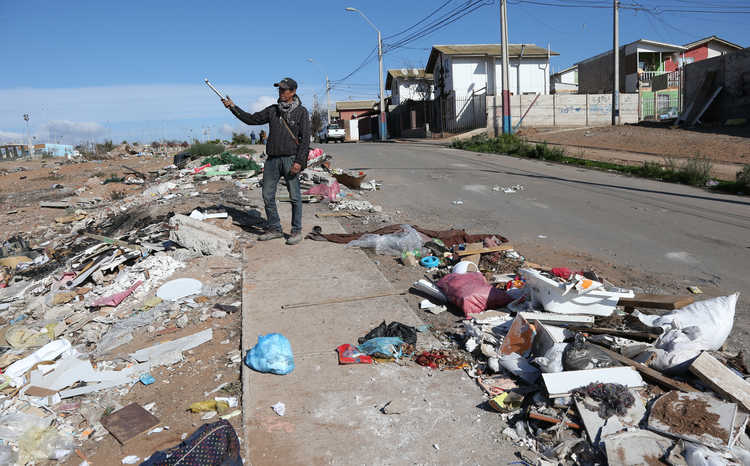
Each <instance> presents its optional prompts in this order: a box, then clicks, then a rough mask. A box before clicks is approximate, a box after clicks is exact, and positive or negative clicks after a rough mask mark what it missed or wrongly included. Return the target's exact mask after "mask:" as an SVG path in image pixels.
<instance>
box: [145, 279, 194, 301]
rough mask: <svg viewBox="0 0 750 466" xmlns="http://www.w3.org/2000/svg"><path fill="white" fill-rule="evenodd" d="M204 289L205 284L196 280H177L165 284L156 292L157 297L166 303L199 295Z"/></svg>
mask: <svg viewBox="0 0 750 466" xmlns="http://www.w3.org/2000/svg"><path fill="white" fill-rule="evenodd" d="M202 289H203V283H201V282H200V281H199V280H196V279H194V278H177V279H175V280H170V281H168V282H167V283H165V284H163V285H162V286H160V287H159V289H158V290H156V296H158V297H160V298H161V299H163V300H164V301H177V300H178V299H180V298H184V297H185V296H190V295H194V294H198V293H200V292H201V290H202Z"/></svg>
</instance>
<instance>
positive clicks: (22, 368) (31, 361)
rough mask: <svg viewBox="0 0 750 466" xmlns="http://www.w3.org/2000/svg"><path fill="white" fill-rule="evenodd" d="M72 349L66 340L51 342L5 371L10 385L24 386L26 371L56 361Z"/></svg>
mask: <svg viewBox="0 0 750 466" xmlns="http://www.w3.org/2000/svg"><path fill="white" fill-rule="evenodd" d="M70 348H71V344H70V342H69V341H68V340H66V339H64V338H60V339H59V340H54V341H51V342H49V343H47V344H46V345H44V346H42V347H41V348H39V349H38V350H36V351H34V352H33V353H31V354H30V355H28V356H26V357H25V358H23V359H21V360H19V361H16V362H14V363H13V364H11V365H10V366H8V367H7V368H6V369H5V375H6V376H8V377H9V378H10V383H11V385H13V386H14V387H18V386H19V385H23V382H24V378H23V375H24V374H25V373H26V371H28V370H29V369H31V368H32V367H34V365H35V364H37V363H40V362H42V361H53V360H55V359H56V358H57V357H58V356H60V355H61V354H63V353H65V352H66V351H68V350H70Z"/></svg>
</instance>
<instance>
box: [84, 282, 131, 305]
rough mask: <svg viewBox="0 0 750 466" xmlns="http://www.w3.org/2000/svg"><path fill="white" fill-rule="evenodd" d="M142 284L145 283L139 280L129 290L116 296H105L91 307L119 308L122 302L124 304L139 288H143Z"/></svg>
mask: <svg viewBox="0 0 750 466" xmlns="http://www.w3.org/2000/svg"><path fill="white" fill-rule="evenodd" d="M141 283H143V282H142V281H141V280H138V281H137V282H135V284H134V285H133V286H131V287H130V288H128V289H127V290H125V291H121V292H119V293H115V294H113V295H110V296H105V297H103V298H99V299H97V300H96V301H94V304H92V305H91V306H92V307H102V306H112V307H117V305H119V304H120V303H121V302H123V301H124V300H125V298H127V297H128V296H130V295H131V294H133V291H135V289H136V288H138V287H139V286H141Z"/></svg>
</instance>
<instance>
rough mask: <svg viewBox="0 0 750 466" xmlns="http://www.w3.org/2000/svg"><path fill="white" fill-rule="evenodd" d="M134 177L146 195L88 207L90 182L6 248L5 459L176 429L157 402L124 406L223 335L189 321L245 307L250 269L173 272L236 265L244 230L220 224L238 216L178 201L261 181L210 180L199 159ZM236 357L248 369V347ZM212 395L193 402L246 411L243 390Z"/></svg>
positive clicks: (1, 294) (29, 459)
mask: <svg viewBox="0 0 750 466" xmlns="http://www.w3.org/2000/svg"><path fill="white" fill-rule="evenodd" d="M126 168H127V167H126ZM135 173H136V174H132V173H131V174H130V175H128V176H132V177H134V178H137V179H140V180H141V183H137V184H142V185H143V187H144V189H143V190H142V191H137V192H134V193H133V194H131V195H130V196H127V197H123V198H122V199H118V200H112V201H105V200H103V199H98V200H97V201H96V202H88V203H87V202H82V201H81V199H82V198H81V195H82V194H84V193H85V191H86V186H85V185H84V186H82V187H81V188H79V189H78V190H75V191H73V190H71V194H72V195H71V196H70V197H68V198H63V199H61V200H60V201H55V202H48V201H43V202H41V203H40V207H44V208H57V209H61V213H62V215H61V216H60V217H57V218H56V219H55V224H53V225H52V226H51V227H47V228H46V229H47V231H46V232H45V233H44V234H39V235H36V236H35V235H30V234H23V233H19V234H16V235H12V236H10V237H8V238H6V239H5V240H4V241H3V243H2V248H1V249H0V322H1V323H2V324H1V328H0V370H1V371H2V373H1V374H0V464H27V463H37V464H38V463H40V462H44V461H48V460H63V459H65V458H67V457H69V456H70V455H71V454H72V453H73V452H74V451H76V450H78V449H79V446H80V445H82V444H83V443H84V442H86V441H90V440H94V441H96V440H101V439H102V438H103V437H104V436H106V435H113V436H114V437H115V438H116V439H117V440H118V441H120V442H121V443H124V441H126V440H129V438H130V437H132V436H135V435H138V434H141V433H144V432H147V431H148V432H159V431H161V430H164V429H168V428H169V427H168V426H163V425H161V423H160V421H159V419H158V418H157V417H156V416H154V413H155V408H154V406H153V405H154V403H151V404H150V405H145V406H140V405H138V404H137V403H134V404H130V405H128V406H124V407H123V406H122V404H121V402H120V400H121V399H122V397H123V396H124V395H126V394H127V393H128V392H129V391H130V389H131V388H132V387H133V386H134V385H135V384H142V385H150V384H152V383H155V382H156V380H155V377H154V376H153V375H152V372H153V371H154V370H155V369H157V368H160V367H163V366H167V367H170V366H173V365H176V364H181V363H182V362H183V361H184V359H185V357H184V355H183V353H185V352H188V351H191V350H193V349H194V348H197V347H199V346H201V345H203V344H205V343H207V342H210V341H211V340H212V339H213V332H212V328H211V327H210V326H209V327H208V328H206V329H204V330H200V331H195V332H190V328H189V327H191V326H194V325H195V326H200V325H201V324H202V323H204V322H206V321H209V320H216V319H223V318H225V317H226V316H227V315H228V314H230V313H234V312H237V311H239V306H240V302H239V301H238V300H237V298H236V297H232V295H234V296H237V295H239V289H240V287H239V281H240V277H241V275H240V271H239V269H238V268H234V267H231V268H224V269H220V270H215V271H213V273H211V274H210V277H214V278H212V279H210V280H207V281H206V280H197V279H193V278H177V279H174V278H173V275H174V274H175V273H176V272H180V271H184V270H185V269H186V268H188V267H189V265H188V264H189V263H190V262H191V261H193V260H194V259H200V258H203V257H205V256H208V255H214V256H223V257H234V258H236V259H238V258H239V257H240V255H239V253H238V252H236V251H235V241H236V240H235V235H234V234H233V232H231V231H228V230H227V229H225V228H223V227H222V225H223V223H221V222H227V221H228V222H229V224H230V225H231V223H232V219H231V218H228V215H227V213H226V212H210V211H207V210H193V211H192V212H190V211H187V212H185V214H189V215H183V214H180V213H174V212H170V209H174V210H176V211H177V212H180V210H178V209H179V205H180V203H179V202H180V201H181V200H186V199H190V198H194V197H198V196H201V195H202V194H201V192H200V191H199V190H198V189H197V185H201V184H206V183H208V182H209V181H211V180H230V181H231V182H233V183H236V184H238V185H242V186H243V187H246V188H247V187H250V188H253V187H254V184H253V183H255V184H257V182H258V177H257V176H256V177H255V179H254V181H249V179H248V178H241V179H236V180H235V179H234V178H233V176H232V175H231V174H230V175H223V174H221V175H219V174H213V175H211V176H206V175H202V176H199V175H197V174H196V173H195V170H194V167H186V168H184V169H177V167H175V166H169V167H166V168H164V169H161V170H159V171H158V172H157V173H140V174H138V173H139V172H135ZM123 178H125V177H123ZM101 182H102V181H101V180H95V181H94V183H101ZM164 204H168V205H169V207H167V208H162V209H158V206H161V205H164ZM162 211H163V212H165V213H164V214H159V213H157V212H162ZM202 272H203V273H205V271H202ZM205 326H206V325H203V327H205ZM183 329H184V330H183ZM177 331H180V332H181V333H188V334H187V335H186V336H183V337H180V338H173V339H171V341H168V342H166V343H159V344H154V343H153V342H150V343H149V342H147V343H138V344H136V346H135V347H134V346H133V343H135V342H140V341H143V338H140V339H139V338H138V337H139V336H141V337H142V336H144V335H145V336H147V340H151V339H153V338H156V337H160V336H164V335H169V334H171V333H176V332H177ZM227 360H228V361H229V364H232V365H234V366H235V367H237V366H239V364H240V363H241V357H240V351H239V349H236V350H233V351H232V352H230V354H228V355H227ZM238 373H239V372H238ZM224 385H226V384H224ZM216 400H220V401H221V403H219V402H218V401H216ZM210 401H213V402H214V405H213V407H209V408H210V409H209V408H206V407H205V406H202V405H201V406H196V407H195V409H200V410H201V411H208V414H213V415H216V414H217V413H218V414H219V415H221V417H222V418H223V419H230V418H232V417H235V416H237V415H239V413H240V411H239V409H237V405H238V400H237V397H236V396H235V397H221V395H220V394H219V393H216V398H212V399H211V400H210ZM113 408H114V410H113ZM204 408H205V409H204ZM195 409H194V412H197V411H195ZM209 417H210V416H206V417H204V419H208V418H209ZM123 421H126V422H123ZM227 425H229V424H227ZM159 426H161V427H159ZM229 427H230V428H231V425H230V426H229ZM232 432H233V431H232ZM233 435H234V434H233ZM234 438H235V440H236V435H235V437H234ZM79 456H80V454H79ZM126 459H127V458H126ZM123 461H125V460H123ZM133 461H135V460H133Z"/></svg>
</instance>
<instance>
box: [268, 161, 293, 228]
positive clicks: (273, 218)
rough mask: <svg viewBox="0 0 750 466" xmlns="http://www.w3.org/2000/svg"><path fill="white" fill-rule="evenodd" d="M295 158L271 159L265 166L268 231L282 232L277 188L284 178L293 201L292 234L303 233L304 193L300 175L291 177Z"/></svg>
mask: <svg viewBox="0 0 750 466" xmlns="http://www.w3.org/2000/svg"><path fill="white" fill-rule="evenodd" d="M293 164H294V156H293V155H289V156H283V157H270V158H268V160H266V164H265V165H264V166H263V203H264V204H265V206H266V220H267V221H268V225H267V229H268V231H281V220H280V219H279V211H278V209H277V208H276V187H277V186H278V185H279V180H280V179H281V177H282V176H283V177H284V179H286V187H287V190H288V191H289V198H290V199H291V200H292V234H294V233H300V232H301V231H302V193H300V188H299V174H297V175H290V174H289V171H290V170H291V169H292V165H293Z"/></svg>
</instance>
